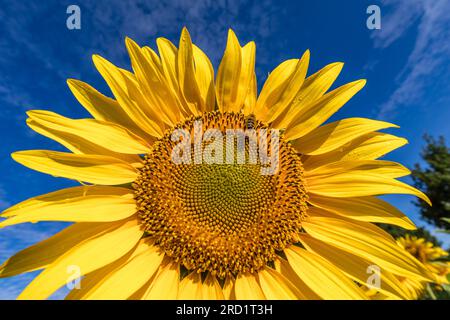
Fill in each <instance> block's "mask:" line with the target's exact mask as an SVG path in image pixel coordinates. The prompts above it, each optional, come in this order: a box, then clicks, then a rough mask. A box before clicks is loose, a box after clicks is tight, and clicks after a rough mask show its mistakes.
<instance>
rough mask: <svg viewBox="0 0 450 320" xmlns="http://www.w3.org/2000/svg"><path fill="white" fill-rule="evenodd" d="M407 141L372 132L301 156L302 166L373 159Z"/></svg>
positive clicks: (311, 166)
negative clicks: (316, 153)
mask: <svg viewBox="0 0 450 320" xmlns="http://www.w3.org/2000/svg"><path fill="white" fill-rule="evenodd" d="M407 143H408V140H406V139H404V138H399V137H396V136H393V135H390V134H387V133H381V132H372V133H369V134H366V135H364V136H362V137H360V138H358V139H354V140H352V141H351V142H350V143H347V144H346V145H344V146H342V147H340V148H338V149H336V150H333V151H330V152H327V153H324V154H321V155H317V156H304V157H302V162H303V167H304V168H305V169H306V170H312V169H315V168H317V167H320V166H323V165H325V164H328V163H332V162H337V161H339V160H375V159H377V158H379V157H382V156H384V155H385V154H387V153H389V152H391V151H392V150H395V149H397V148H399V147H401V146H403V145H405V144H407Z"/></svg>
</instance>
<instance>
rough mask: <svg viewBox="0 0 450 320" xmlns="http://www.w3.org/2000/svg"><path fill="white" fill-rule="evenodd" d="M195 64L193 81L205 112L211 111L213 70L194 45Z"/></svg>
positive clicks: (205, 56) (205, 57)
mask: <svg viewBox="0 0 450 320" xmlns="http://www.w3.org/2000/svg"><path fill="white" fill-rule="evenodd" d="M192 48H193V56H194V62H195V79H196V80H197V84H198V88H199V90H200V95H201V97H202V100H203V101H204V103H205V107H206V109H205V111H206V112H210V111H213V110H214V108H215V106H216V97H215V89H214V69H213V66H212V64H211V61H209V58H208V56H207V55H206V54H205V53H204V52H203V51H202V50H201V49H200V48H199V47H197V46H196V45H192Z"/></svg>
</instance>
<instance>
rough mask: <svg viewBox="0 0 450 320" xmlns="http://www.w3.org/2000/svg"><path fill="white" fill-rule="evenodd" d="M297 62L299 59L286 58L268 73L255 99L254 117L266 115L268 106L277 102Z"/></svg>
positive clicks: (259, 117) (260, 117)
mask: <svg viewBox="0 0 450 320" xmlns="http://www.w3.org/2000/svg"><path fill="white" fill-rule="evenodd" d="M298 64H299V59H290V60H286V61H284V62H282V63H281V64H280V65H278V66H277V67H276V68H275V69H274V70H273V71H272V72H271V73H270V74H269V76H268V77H267V80H266V82H265V83H264V86H263V88H262V90H261V93H260V94H259V97H258V100H257V101H256V106H255V110H254V113H255V116H256V118H258V119H263V118H264V117H266V115H265V114H266V113H267V112H268V110H269V108H270V107H271V106H273V105H275V104H276V103H277V102H278V100H279V99H280V96H281V95H282V94H283V92H284V91H285V89H286V88H287V86H288V85H289V81H290V80H291V78H292V75H293V74H294V72H295V70H296V68H297V66H298Z"/></svg>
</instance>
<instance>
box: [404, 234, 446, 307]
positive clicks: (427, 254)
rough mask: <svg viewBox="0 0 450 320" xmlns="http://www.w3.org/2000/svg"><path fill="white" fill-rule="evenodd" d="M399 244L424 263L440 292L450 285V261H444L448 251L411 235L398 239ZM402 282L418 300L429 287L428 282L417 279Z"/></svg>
mask: <svg viewBox="0 0 450 320" xmlns="http://www.w3.org/2000/svg"><path fill="white" fill-rule="evenodd" d="M397 243H398V244H399V245H400V246H401V247H402V248H404V249H405V250H406V251H408V252H409V253H410V254H412V255H413V256H414V257H416V258H417V259H418V260H419V261H420V262H422V263H423V264H424V265H425V267H426V268H427V269H428V270H429V271H430V272H431V273H432V275H433V277H434V279H433V281H432V282H431V283H433V284H434V285H435V287H436V288H437V289H438V290H441V289H442V287H441V286H442V285H443V284H449V280H448V278H447V275H449V274H450V264H449V262H448V261H443V260H442V259H445V258H446V257H447V256H448V252H447V251H445V250H444V249H442V248H441V247H439V246H435V245H434V244H433V243H431V242H429V241H427V240H426V239H424V238H418V237H416V236H411V235H409V234H407V235H405V236H404V237H400V238H398V239H397ZM401 281H402V282H403V283H404V285H405V287H406V288H408V290H409V291H410V292H411V294H412V295H413V296H414V297H415V298H416V299H417V298H419V297H420V296H421V295H422V294H423V293H424V290H425V288H426V286H427V283H426V282H423V281H418V280H416V279H409V278H401ZM429 283H430V282H429Z"/></svg>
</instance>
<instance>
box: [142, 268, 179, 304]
mask: <svg viewBox="0 0 450 320" xmlns="http://www.w3.org/2000/svg"><path fill="white" fill-rule="evenodd" d="M179 285H180V266H179V264H177V263H166V265H165V266H161V267H160V269H159V271H158V273H157V274H156V276H155V279H154V280H153V281H152V283H151V285H150V287H149V288H148V289H147V291H146V293H145V295H144V297H143V298H144V299H145V300H175V299H177V296H178V290H179Z"/></svg>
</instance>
